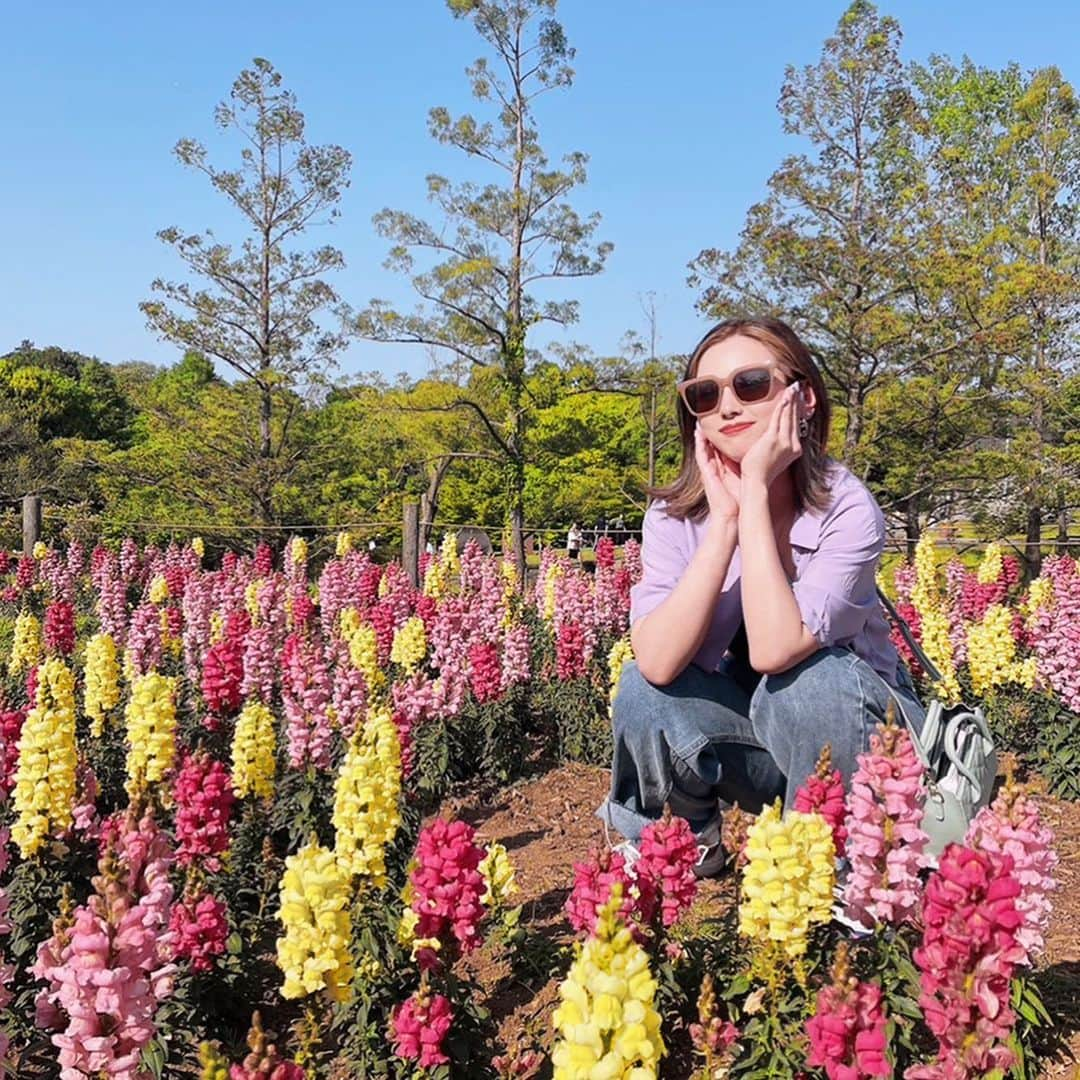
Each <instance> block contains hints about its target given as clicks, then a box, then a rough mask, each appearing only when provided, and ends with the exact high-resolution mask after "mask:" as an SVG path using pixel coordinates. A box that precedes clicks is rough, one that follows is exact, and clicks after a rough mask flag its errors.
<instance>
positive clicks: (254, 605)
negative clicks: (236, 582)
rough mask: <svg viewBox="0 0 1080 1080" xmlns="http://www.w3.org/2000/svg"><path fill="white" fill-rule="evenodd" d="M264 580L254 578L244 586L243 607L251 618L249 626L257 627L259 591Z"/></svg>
mask: <svg viewBox="0 0 1080 1080" xmlns="http://www.w3.org/2000/svg"><path fill="white" fill-rule="evenodd" d="M265 580H266V579H265V578H261V577H259V578H255V579H254V580H253V581H249V582H248V583H247V585H245V586H244V607H245V609H246V610H247V613H248V614H249V615H250V616H251V625H252V626H258V622H259V590H260V589H261V588H262V587H263V583H264V582H265Z"/></svg>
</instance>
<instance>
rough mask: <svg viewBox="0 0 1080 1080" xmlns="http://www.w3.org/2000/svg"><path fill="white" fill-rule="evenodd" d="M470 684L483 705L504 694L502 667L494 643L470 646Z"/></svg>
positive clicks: (486, 642) (497, 649)
mask: <svg viewBox="0 0 1080 1080" xmlns="http://www.w3.org/2000/svg"><path fill="white" fill-rule="evenodd" d="M469 684H470V686H471V687H472V692H473V696H474V697H475V698H476V700H477V701H478V702H480V704H481V705H482V704H483V703H484V702H485V701H494V700H495V698H497V697H498V696H499V695H500V694H501V693H502V665H501V664H500V663H499V647H498V645H496V644H495V643H494V642H492V641H478V642H475V643H474V644H472V645H470V646H469Z"/></svg>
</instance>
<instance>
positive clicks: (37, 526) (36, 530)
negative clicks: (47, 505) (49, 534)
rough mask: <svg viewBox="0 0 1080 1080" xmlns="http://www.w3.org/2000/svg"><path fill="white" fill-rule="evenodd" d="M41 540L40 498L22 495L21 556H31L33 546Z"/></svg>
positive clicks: (38, 496)
mask: <svg viewBox="0 0 1080 1080" xmlns="http://www.w3.org/2000/svg"><path fill="white" fill-rule="evenodd" d="M40 539H41V496H40V495H24V496H23V501H22V549H23V555H27V556H29V555H33V553H34V545H35V544H36V543H37V542H38V541H39V540H40Z"/></svg>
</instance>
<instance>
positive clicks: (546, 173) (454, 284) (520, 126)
mask: <svg viewBox="0 0 1080 1080" xmlns="http://www.w3.org/2000/svg"><path fill="white" fill-rule="evenodd" d="M555 6H556V0H448V7H449V9H450V11H451V13H452V14H453V15H454V16H455V17H458V18H468V19H469V20H470V21H471V22H472V24H473V27H474V28H475V30H476V32H477V33H478V34H479V35H480V37H481V39H482V40H483V41H484V42H485V43H486V44H487V46H488V47H489V49H490V52H491V56H490V58H489V57H481V58H480V59H478V60H477V61H476V62H475V63H474V64H473V65H472V66H471V67H469V68H468V69H467V75H468V78H469V81H470V83H471V87H472V93H473V96H474V97H475V98H476V100H477V101H478V102H479V103H480V104H481V105H482V106H486V107H488V108H489V109H490V111H491V114H492V115H491V116H490V118H487V119H477V118H475V117H474V116H472V115H469V114H465V115H462V116H459V117H457V118H454V117H452V116H451V114H450V112H449V110H447V109H445V108H434V109H432V110H431V111H430V113H429V115H428V127H429V130H430V132H431V134H432V136H433V137H434V138H435V139H436V140H438V141H439V142H440V143H443V144H445V145H449V146H454V147H456V148H457V149H459V150H461V151H462V152H463V153H464V154H465V155H467V157H468V158H469V159H470V160H471V161H472V162H473V163H476V164H478V165H482V166H486V167H487V168H489V169H490V170H491V171H493V173H494V179H492V180H491V181H490V182H488V183H484V184H478V183H474V182H471V181H465V182H461V183H454V182H452V181H450V180H449V179H447V178H446V177H444V176H435V175H432V176H429V177H428V179H427V186H428V195H429V198H430V199H431V201H432V202H434V203H435V205H436V206H437V207H438V209H439V210H440V211H441V213H442V217H443V222H442V223H440V224H439V225H438V226H437V227H436V226H433V225H431V224H429V223H428V222H427V221H424V220H423V219H421V218H419V217H416V216H414V215H412V214H408V213H403V212H401V211H396V210H383V211H381V212H380V213H379V214H377V215H376V217H375V225H376V227H377V228H378V230H379V232H380V233H381V234H382V235H384V236H386V237H388V238H389V239H391V240H392V241H393V247H392V249H391V251H390V256H389V259H388V260H387V265H388V266H390V267H392V268H394V269H396V270H399V271H401V272H403V273H407V274H410V275H411V276H412V283H413V286H414V288H415V289H416V292H417V293H418V294H419V296H420V298H421V304H420V306H419V307H418V308H417V310H416V311H415V312H413V313H411V314H402V313H399V312H397V311H394V310H393V309H392V308H391V307H390V306H389V305H388V304H386V303H385V302H383V301H378V300H373V301H371V303H370V305H369V306H368V308H367V309H366V310H365V311H363V312H362V313H360V314H359V315H358V316H357V318H356V320H355V328H356V330H357V332H358V333H359V334H360V335H362V336H365V337H368V338H372V339H375V340H378V341H393V342H418V343H422V344H425V345H429V346H435V347H437V348H440V349H444V350H449V351H450V352H451V353H453V354H455V355H457V356H459V357H461V358H462V359H463V360H465V361H466V362H467V363H468V364H469V365H470V366H471V368H472V369H473V370H478V369H488V370H493V371H495V372H496V373H497V374H498V377H499V379H500V381H501V384H502V387H503V391H504V398H505V410H504V411H503V415H502V416H492V415H489V411H488V410H487V409H485V407H484V406H483V405H482V404H481V403H480V402H478V401H476V400H475V399H474V398H473V397H471V396H470V395H469V394H468V391H467V388H463V390H462V393H461V396H460V397H459V398H458V399H457V400H456V401H454V402H453V403H452V404H449V405H446V406H443V408H445V409H454V408H458V409H466V410H470V411H472V412H473V413H474V414H476V415H477V416H478V417H479V418H480V419H481V421H482V422H483V424H484V427H485V429H486V431H487V433H488V436H489V437H490V438H491V440H492V442H493V443H494V445H495V446H496V448H497V452H498V453H499V454H500V456H501V457H502V459H503V461H504V465H505V469H506V495H507V511H508V515H507V516H508V519H509V523H510V527H511V535H512V544H513V549H514V554H515V559H516V561H517V563H518V566H519V568H521V569H522V571H523V569H524V562H525V549H524V531H523V530H524V514H525V511H524V490H525V446H526V443H525V435H526V430H527V425H528V410H527V404H528V403H527V401H526V365H527V359H528V355H529V347H528V340H529V335H530V332H531V331H532V330H533V329H534V328H535V327H536V326H537V325H538V324H540V323H544V322H549V323H555V324H558V325H567V324H569V323H572V322H574V321H575V320H576V319H577V315H578V309H577V304H576V302H574V301H567V300H541V299H539V298H538V297H537V296H536V295H535V293H536V290H537V288H542V287H543V285H544V283H550V282H551V281H553V280H557V279H566V278H576V277H584V276H588V275H591V274H596V273H598V272H599V271H600V270H601V268H602V267H603V263H604V259H605V257H606V256H607V254H608V252H609V251H610V250H611V245H610V244H606V243H596V242H594V240H593V234H594V233H595V230H596V228H597V225H598V224H599V215H598V214H591V215H590V216H588V217H586V218H582V217H580V216H579V215H578V214H577V212H576V211H575V210H574V209H573V208H572V207H571V205H570V204H569V203H568V202H567V201H566V199H567V196H568V195H569V194H570V192H571V191H572V190H573V189H574V188H575V187H578V186H579V185H581V184H582V183H584V181H585V175H586V174H585V165H586V162H587V158H586V156H585V155H584V154H582V153H571V154H568V155H567V156H566V157H565V158H564V161H563V167H562V168H553V167H552V166H551V165H550V164H549V161H548V157H547V155H546V153H545V152H544V150H543V149H542V147H541V145H540V136H539V132H538V129H537V119H536V114H535V109H534V106H535V102H536V99H537V98H538V97H540V95H542V94H545V93H547V92H548V91H551V90H559V89H565V88H566V87H569V86H570V84H571V81H572V79H573V71H572V69H571V68H570V62H571V61H572V59H573V56H574V52H573V49H571V48H570V46H569V44H568V43H567V40H566V35H565V33H564V32H563V28H562V26H561V25H560V24H559V23H558V22H557V21H556V20H555V18H554V12H555ZM418 260H422V261H423V267H422V268H420V267H418V266H417V262H418ZM522 581H524V573H523V572H522Z"/></svg>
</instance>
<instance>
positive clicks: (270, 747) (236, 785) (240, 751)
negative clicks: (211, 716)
mask: <svg viewBox="0 0 1080 1080" xmlns="http://www.w3.org/2000/svg"><path fill="white" fill-rule="evenodd" d="M276 741H277V740H276V736H275V734H274V714H273V713H272V712H271V711H270V709H269V707H268V706H266V705H264V704H263V703H262V702H261V701H248V702H247V703H246V704H245V705H244V707H243V709H241V711H240V715H239V716H238V717H237V718H236V730H235V731H234V732H233V743H232V787H233V791H234V792H235V793H236V797H237V798H238V799H243V798H244V797H245V796H247V795H255V796H256V797H257V798H260V799H269V798H272V797H273V794H274V772H275V762H274V750H275V746H276Z"/></svg>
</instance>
